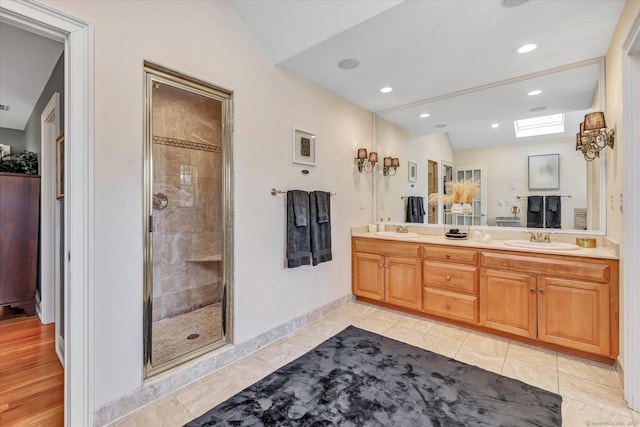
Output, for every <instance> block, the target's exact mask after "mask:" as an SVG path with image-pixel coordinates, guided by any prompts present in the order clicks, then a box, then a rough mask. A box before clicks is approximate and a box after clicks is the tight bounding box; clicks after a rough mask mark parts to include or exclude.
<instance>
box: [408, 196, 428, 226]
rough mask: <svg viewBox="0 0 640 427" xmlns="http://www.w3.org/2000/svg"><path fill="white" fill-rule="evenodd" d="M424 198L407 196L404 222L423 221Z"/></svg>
mask: <svg viewBox="0 0 640 427" xmlns="http://www.w3.org/2000/svg"><path fill="white" fill-rule="evenodd" d="M424 213H425V211H424V199H423V198H422V197H416V196H409V197H407V214H406V222H418V223H423V222H424Z"/></svg>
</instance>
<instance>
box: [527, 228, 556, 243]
mask: <svg viewBox="0 0 640 427" xmlns="http://www.w3.org/2000/svg"><path fill="white" fill-rule="evenodd" d="M527 233H529V234H531V237H530V238H529V241H530V242H539V243H551V237H550V235H551V233H534V232H531V231H528V232H527Z"/></svg>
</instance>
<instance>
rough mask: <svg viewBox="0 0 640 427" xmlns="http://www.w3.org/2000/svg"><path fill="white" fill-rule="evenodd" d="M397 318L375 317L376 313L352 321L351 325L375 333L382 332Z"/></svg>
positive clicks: (393, 323) (394, 322)
mask: <svg viewBox="0 0 640 427" xmlns="http://www.w3.org/2000/svg"><path fill="white" fill-rule="evenodd" d="M396 322H397V320H392V319H387V318H386V317H377V313H376V314H374V315H371V316H367V317H365V318H364V319H362V320H358V321H357V322H354V323H353V326H355V327H357V328H360V329H364V330H367V331H371V332H374V333H376V334H382V333H384V332H385V331H386V330H387V329H389V328H391V327H392V326H393V325H395V324H396Z"/></svg>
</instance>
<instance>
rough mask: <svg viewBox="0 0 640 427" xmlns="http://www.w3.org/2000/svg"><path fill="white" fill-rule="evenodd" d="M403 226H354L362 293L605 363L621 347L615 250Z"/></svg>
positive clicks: (356, 281)
mask: <svg viewBox="0 0 640 427" xmlns="http://www.w3.org/2000/svg"><path fill="white" fill-rule="evenodd" d="M398 234H402V233H398ZM398 234H396V233H395V232H385V233H382V235H377V234H376V233H358V232H354V233H353V234H352V263H353V265H352V275H353V277H352V286H353V294H354V295H355V296H356V298H357V299H358V300H361V301H365V302H368V303H373V304H377V305H381V306H384V307H389V308H395V309H399V310H402V311H405V312H408V313H412V314H416V315H421V316H425V317H430V318H434V319H437V320H443V321H447V322H450V323H455V324H458V325H460V326H465V327H469V328H472V329H476V330H480V331H482V332H488V333H492V334H496V335H501V336H505V337H508V338H512V339H517V340H520V341H523V342H526V343H529V344H534V345H538V346H541V347H545V348H550V349H553V350H557V351H561V352H565V353H570V354H575V355H579V356H582V357H587V358H590V359H594V360H599V361H602V362H607V363H612V362H613V361H614V360H615V358H616V356H617V355H618V259H617V257H616V256H615V254H614V253H613V252H612V251H610V250H609V249H607V248H604V247H601V246H599V247H597V248H589V249H584V248H579V247H573V245H571V244H568V243H563V244H560V243H557V244H548V243H540V244H539V245H528V244H527V243H526V242H525V243H522V244H521V245H515V244H514V242H515V243H518V242H521V241H503V240H493V241H489V242H480V241H470V240H448V239H445V237H444V236H441V235H440V236H436V235H422V234H420V235H411V236H413V237H408V236H409V235H404V236H403V235H398ZM414 234H415V233H414ZM542 245H548V246H542Z"/></svg>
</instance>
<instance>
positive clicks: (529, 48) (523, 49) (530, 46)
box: [518, 43, 538, 53]
mask: <svg viewBox="0 0 640 427" xmlns="http://www.w3.org/2000/svg"><path fill="white" fill-rule="evenodd" d="M537 47H538V45H537V44H535V43H529V44H525V45H523V46H520V47H519V48H518V53H529V52H531V51H532V50H535V49H536V48H537Z"/></svg>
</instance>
